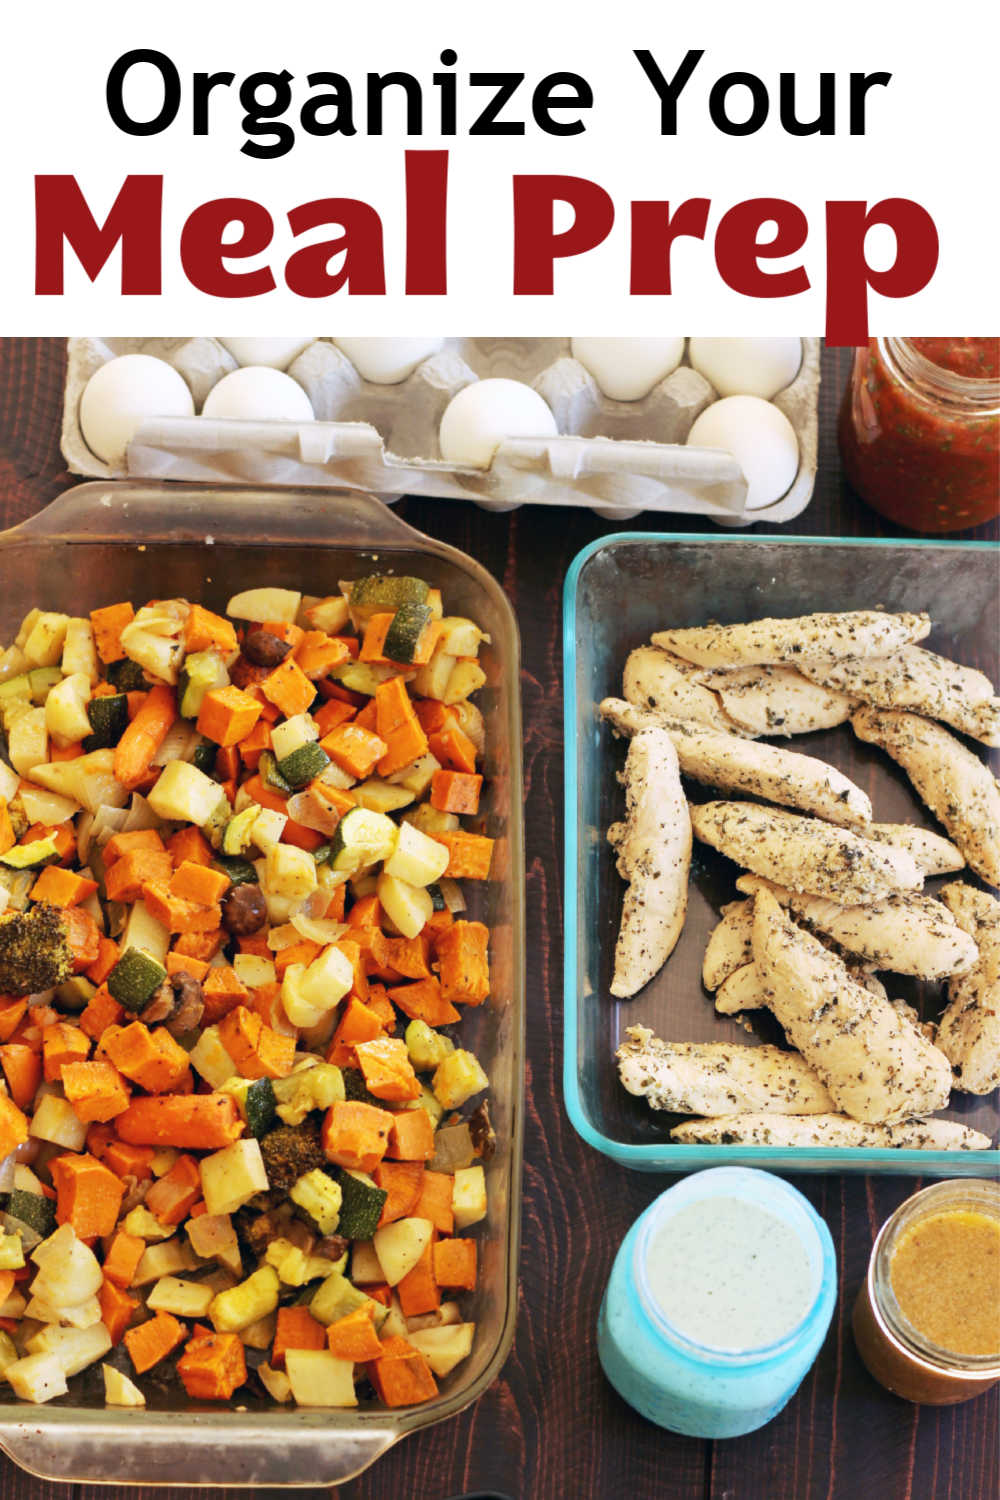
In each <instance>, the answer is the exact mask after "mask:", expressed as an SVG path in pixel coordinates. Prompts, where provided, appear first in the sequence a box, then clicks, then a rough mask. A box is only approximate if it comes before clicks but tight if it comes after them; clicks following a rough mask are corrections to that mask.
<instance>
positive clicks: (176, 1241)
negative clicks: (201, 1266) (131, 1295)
mask: <svg viewBox="0 0 1000 1500" xmlns="http://www.w3.org/2000/svg"><path fill="white" fill-rule="evenodd" d="M197 1267H198V1259H197V1256H196V1255H195V1253H194V1251H193V1250H192V1249H191V1246H190V1245H189V1244H187V1243H186V1242H185V1241H184V1240H182V1239H181V1237H180V1235H179V1234H175V1235H172V1236H171V1238H170V1239H168V1240H163V1241H161V1243H160V1244H158V1245H147V1246H146V1249H145V1250H144V1251H143V1252H142V1259H141V1260H140V1262H139V1264H138V1266H137V1267H136V1272H135V1275H134V1276H133V1277H132V1285H133V1286H148V1285H149V1283H150V1282H151V1281H160V1280H161V1278H163V1277H165V1276H173V1275H174V1274H175V1272H177V1271H194V1270H197ZM151 1305H152V1304H151Z"/></svg>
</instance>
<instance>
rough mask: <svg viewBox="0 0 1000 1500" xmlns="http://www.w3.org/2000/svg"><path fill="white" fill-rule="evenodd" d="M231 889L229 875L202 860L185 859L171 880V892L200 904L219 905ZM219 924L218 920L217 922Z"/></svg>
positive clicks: (185, 899) (184, 899)
mask: <svg viewBox="0 0 1000 1500" xmlns="http://www.w3.org/2000/svg"><path fill="white" fill-rule="evenodd" d="M228 889H229V876H228V875H224V874H223V872H222V871H221V870H212V869H210V868H209V867H208V866H207V865H205V864H203V863H202V862H201V861H200V860H194V859H185V860H184V861H182V863H181V864H179V865H178V866H177V868H176V870H175V871H174V873H173V876H172V877H171V880H170V893H171V895H173V896H180V898H181V900H182V901H194V902H195V903H196V904H197V905H198V906H217V905H218V903H219V902H220V901H221V900H222V898H223V896H224V895H225V894H226V892H227V891H228ZM215 925H216V926H218V925H219V924H218V922H216V924H215Z"/></svg>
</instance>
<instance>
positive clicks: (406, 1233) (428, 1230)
mask: <svg viewBox="0 0 1000 1500" xmlns="http://www.w3.org/2000/svg"><path fill="white" fill-rule="evenodd" d="M433 1232H434V1225H433V1224H432V1223H431V1221H430V1219H416V1218H412V1219H396V1220H395V1222H394V1223H392V1224H385V1225H383V1227H382V1228H381V1229H376V1231H375V1235H374V1238H373V1240H372V1245H373V1247H374V1250H375V1254H376V1255H377V1256H378V1263H379V1265H380V1266H381V1267H382V1274H383V1276H384V1278H385V1280H386V1281H387V1282H388V1284H389V1286H396V1285H397V1284H398V1283H399V1282H400V1281H402V1279H403V1277H404V1276H405V1275H406V1274H407V1272H408V1271H412V1270H413V1267H414V1266H415V1265H416V1264H417V1261H418V1260H419V1259H420V1257H421V1256H422V1255H423V1253H424V1251H425V1250H426V1248H427V1246H428V1245H429V1244H430V1242H431V1235H432V1234H433Z"/></svg>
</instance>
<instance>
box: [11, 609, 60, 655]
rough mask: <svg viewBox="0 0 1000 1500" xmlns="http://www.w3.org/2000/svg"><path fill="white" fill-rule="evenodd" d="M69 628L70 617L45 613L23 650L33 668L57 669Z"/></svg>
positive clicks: (27, 638)
mask: <svg viewBox="0 0 1000 1500" xmlns="http://www.w3.org/2000/svg"><path fill="white" fill-rule="evenodd" d="M68 627H69V615H59V614H54V613H52V612H50V611H43V612H42V613H41V614H40V615H39V616H38V617H37V619H36V620H35V623H34V625H33V627H32V629H31V631H30V633H29V634H28V636H27V637H26V639H25V641H24V644H23V646H22V650H23V651H24V654H25V656H26V657H27V658H28V661H29V662H30V663H31V665H32V666H33V667H57V666H58V665H59V661H60V658H61V656H62V653H63V642H64V641H65V639H66V631H67V629H68Z"/></svg>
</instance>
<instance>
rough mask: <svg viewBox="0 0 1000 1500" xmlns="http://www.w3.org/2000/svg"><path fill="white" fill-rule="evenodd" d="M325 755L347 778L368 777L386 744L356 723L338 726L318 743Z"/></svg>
mask: <svg viewBox="0 0 1000 1500" xmlns="http://www.w3.org/2000/svg"><path fill="white" fill-rule="evenodd" d="M320 744H321V745H322V747H323V749H324V750H325V751H326V753H327V755H328V756H329V757H330V759H331V760H332V761H333V762H334V764H335V765H338V766H339V767H340V769H341V770H342V771H346V772H347V774H348V776H355V777H359V778H360V777H362V776H370V775H371V773H372V771H374V769H375V767H376V765H377V764H378V762H379V761H380V760H381V758H382V756H383V755H384V754H385V752H386V748H387V747H386V743H385V741H384V740H383V739H381V738H380V737H379V736H378V735H377V734H373V733H372V731H371V730H370V729H362V728H361V726H360V725H358V724H357V723H353V722H352V723H349V724H338V725H337V727H336V729H331V730H330V733H329V734H327V735H324V736H323V739H322V740H321V741H320Z"/></svg>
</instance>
